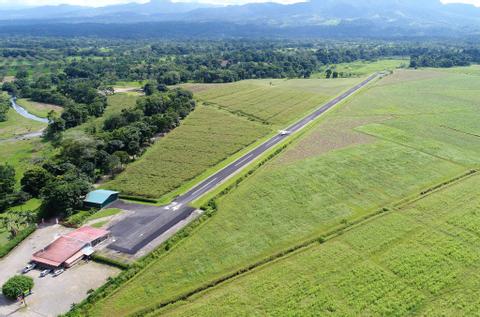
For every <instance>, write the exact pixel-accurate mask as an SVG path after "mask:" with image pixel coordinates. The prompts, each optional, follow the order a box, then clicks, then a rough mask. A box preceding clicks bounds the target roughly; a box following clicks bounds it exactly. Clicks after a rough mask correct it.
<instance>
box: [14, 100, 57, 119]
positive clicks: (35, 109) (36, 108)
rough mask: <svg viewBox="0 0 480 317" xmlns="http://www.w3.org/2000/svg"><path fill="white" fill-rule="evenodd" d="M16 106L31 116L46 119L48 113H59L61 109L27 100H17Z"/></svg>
mask: <svg viewBox="0 0 480 317" xmlns="http://www.w3.org/2000/svg"><path fill="white" fill-rule="evenodd" d="M17 104H18V105H19V106H21V107H23V108H24V109H26V110H27V111H28V112H30V113H31V114H33V115H36V116H37V117H40V118H46V117H47V116H48V114H49V113H50V111H53V112H55V113H61V112H62V110H63V108H62V107H60V106H56V105H51V104H46V103H40V102H35V101H31V100H28V99H18V100H17Z"/></svg>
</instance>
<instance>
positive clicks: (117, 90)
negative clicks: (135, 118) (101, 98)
mask: <svg viewBox="0 0 480 317" xmlns="http://www.w3.org/2000/svg"><path fill="white" fill-rule="evenodd" d="M113 92H114V93H122V92H138V93H142V92H143V91H142V90H141V89H140V88H138V87H122V88H118V87H117V88H113Z"/></svg>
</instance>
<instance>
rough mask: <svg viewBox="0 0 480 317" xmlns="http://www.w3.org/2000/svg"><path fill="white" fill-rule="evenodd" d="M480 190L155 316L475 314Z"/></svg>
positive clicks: (449, 194)
mask: <svg viewBox="0 0 480 317" xmlns="http://www.w3.org/2000/svg"><path fill="white" fill-rule="evenodd" d="M479 188H480V176H475V177H473V178H470V179H467V180H464V181H463V182H461V183H459V184H456V185H454V186H451V187H450V188H447V189H444V190H442V191H441V192H437V193H435V194H433V195H431V196H429V197H427V198H425V199H423V200H420V201H418V202H416V203H415V204H413V205H411V206H408V207H406V208H405V209H403V210H402V211H400V212H399V211H395V212H393V213H391V214H388V215H385V216H383V217H380V218H377V219H375V220H372V221H370V222H368V223H365V224H363V225H361V226H359V227H357V228H355V229H353V230H351V231H350V232H348V233H346V234H344V235H343V236H340V237H339V238H335V239H333V240H331V241H328V242H326V243H325V244H323V245H318V244H315V245H313V246H312V247H310V248H308V249H306V250H305V251H303V252H300V253H297V254H295V255H292V256H290V257H287V258H284V259H282V260H281V261H277V262H275V263H273V264H270V265H267V266H265V267H262V268H260V269H258V270H256V271H254V272H252V273H250V274H247V275H244V276H243V277H241V278H239V279H236V280H232V281H230V282H228V283H225V284H223V285H222V286H221V287H217V288H215V289H212V290H211V291H208V292H204V293H202V294H199V295H197V296H195V297H194V298H193V299H192V300H190V301H188V302H180V303H178V304H177V305H175V306H172V307H168V308H167V309H165V310H164V311H157V312H156V313H154V314H152V315H156V316H158V315H160V314H161V313H162V315H165V316H211V315H212V314H224V315H237V314H238V313H239V312H245V313H246V314H247V315H276V316H278V315H292V314H294V315H331V316H345V315H353V316H358V315H368V316H387V315H388V316H404V315H408V314H410V315H414V316H438V315H442V316H469V315H475V314H476V313H477V312H478V311H479V309H480V301H479V300H478V296H475V295H474V294H475V290H476V289H478V286H479V285H480V265H479V264H478V263H479V260H480V255H479V252H478V251H479V247H478V240H479V237H480V236H479V234H480V230H479V228H480V227H479V226H478V225H474V224H479V223H480V222H479V220H478V219H479V217H478V206H479V204H480V195H479ZM425 216H426V217H425ZM473 228H475V229H473ZM472 229H473V230H472Z"/></svg>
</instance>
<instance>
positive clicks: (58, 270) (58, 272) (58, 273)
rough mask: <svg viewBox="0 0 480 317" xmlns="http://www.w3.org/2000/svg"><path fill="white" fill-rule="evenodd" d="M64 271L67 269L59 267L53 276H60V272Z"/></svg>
mask: <svg viewBox="0 0 480 317" xmlns="http://www.w3.org/2000/svg"><path fill="white" fill-rule="evenodd" d="M63 272H65V269H57V270H55V271H53V274H52V275H53V277H57V276H59V275H60V274H62V273H63Z"/></svg>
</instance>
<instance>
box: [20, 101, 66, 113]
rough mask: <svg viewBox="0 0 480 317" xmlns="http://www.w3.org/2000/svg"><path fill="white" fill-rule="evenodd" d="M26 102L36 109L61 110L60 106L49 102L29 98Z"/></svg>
mask: <svg viewBox="0 0 480 317" xmlns="http://www.w3.org/2000/svg"><path fill="white" fill-rule="evenodd" d="M28 102H29V103H30V104H31V105H32V107H34V108H35V109H38V110H53V111H55V112H61V111H62V110H63V108H62V107H60V106H57V105H53V104H50V103H43V102H36V101H31V100H29V101H28Z"/></svg>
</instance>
